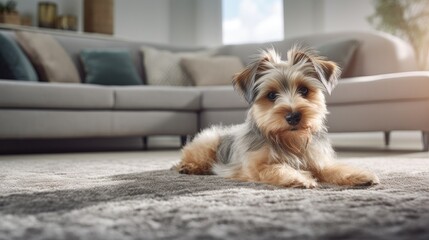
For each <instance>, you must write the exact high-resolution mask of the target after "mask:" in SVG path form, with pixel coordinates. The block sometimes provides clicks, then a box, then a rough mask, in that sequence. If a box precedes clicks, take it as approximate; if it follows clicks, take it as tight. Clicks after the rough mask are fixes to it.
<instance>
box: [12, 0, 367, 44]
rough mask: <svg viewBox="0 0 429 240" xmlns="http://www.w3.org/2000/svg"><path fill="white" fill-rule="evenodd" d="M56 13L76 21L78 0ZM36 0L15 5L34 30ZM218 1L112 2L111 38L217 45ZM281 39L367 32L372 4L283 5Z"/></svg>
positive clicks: (324, 0)
mask: <svg viewBox="0 0 429 240" xmlns="http://www.w3.org/2000/svg"><path fill="white" fill-rule="evenodd" d="M50 1H52V2H56V3H57V4H58V12H59V14H73V15H76V16H78V19H79V30H81V29H82V23H83V14H82V13H83V11H82V10H83V4H82V3H83V0H50ZM38 2H40V0H17V3H18V11H19V12H20V13H21V14H25V15H30V16H32V19H33V24H34V25H37V4H38ZM221 4H222V0H115V12H114V18H115V20H114V31H115V36H118V37H121V38H127V39H132V40H138V41H145V42H156V43H164V44H174V45H182V46H183V45H186V46H195V45H198V46H213V45H220V44H222V5H221ZM284 12H285V14H284V17H285V22H284V28H285V29H284V32H285V37H286V38H289V37H295V36H300V35H307V34H312V33H321V32H333V31H350V30H371V29H372V28H371V26H370V25H369V24H368V22H367V21H366V18H367V17H368V16H369V15H371V14H372V12H373V3H372V0H284Z"/></svg>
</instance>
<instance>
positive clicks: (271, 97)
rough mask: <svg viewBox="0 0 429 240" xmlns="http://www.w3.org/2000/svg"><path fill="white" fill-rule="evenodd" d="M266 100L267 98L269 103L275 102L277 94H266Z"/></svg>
mask: <svg viewBox="0 0 429 240" xmlns="http://www.w3.org/2000/svg"><path fill="white" fill-rule="evenodd" d="M267 98H268V99H269V100H270V101H275V100H276V98H277V93H276V92H269V93H268V95H267Z"/></svg>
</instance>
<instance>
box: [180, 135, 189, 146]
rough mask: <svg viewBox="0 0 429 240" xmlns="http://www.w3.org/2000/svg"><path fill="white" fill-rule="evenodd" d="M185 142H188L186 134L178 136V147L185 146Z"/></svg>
mask: <svg viewBox="0 0 429 240" xmlns="http://www.w3.org/2000/svg"><path fill="white" fill-rule="evenodd" d="M187 142H188V136H187V135H182V136H180V147H183V146H185V145H186V143H187Z"/></svg>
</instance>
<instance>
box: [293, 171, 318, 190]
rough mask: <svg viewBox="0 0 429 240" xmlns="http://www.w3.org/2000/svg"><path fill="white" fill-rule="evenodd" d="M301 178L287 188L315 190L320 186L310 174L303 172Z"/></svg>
mask: <svg viewBox="0 0 429 240" xmlns="http://www.w3.org/2000/svg"><path fill="white" fill-rule="evenodd" d="M301 174H302V175H301V176H299V177H298V178H297V179H295V180H294V181H292V183H291V184H289V186H287V187H295V188H315V187H317V186H318V184H317V180H316V179H314V178H313V176H312V175H311V173H310V172H307V171H301Z"/></svg>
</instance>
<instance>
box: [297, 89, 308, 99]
mask: <svg viewBox="0 0 429 240" xmlns="http://www.w3.org/2000/svg"><path fill="white" fill-rule="evenodd" d="M298 93H299V94H301V96H303V97H305V96H307V94H308V88H306V87H300V88H298Z"/></svg>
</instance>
